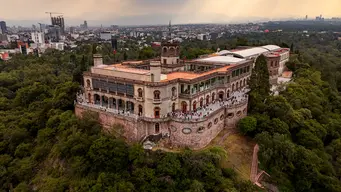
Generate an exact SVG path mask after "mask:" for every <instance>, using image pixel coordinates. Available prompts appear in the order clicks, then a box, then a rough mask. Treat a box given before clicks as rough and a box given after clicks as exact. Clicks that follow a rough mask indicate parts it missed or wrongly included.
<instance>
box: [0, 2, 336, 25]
mask: <svg viewBox="0 0 341 192" xmlns="http://www.w3.org/2000/svg"><path fill="white" fill-rule="evenodd" d="M0 4H1V5H5V6H1V7H0V13H1V15H0V17H4V18H0V19H4V20H45V21H46V22H48V21H49V15H47V14H45V12H46V11H55V12H62V13H64V17H65V18H66V23H67V24H74V23H77V22H78V23H80V22H82V21H83V20H89V21H94V22H95V21H96V24H98V23H99V22H103V24H104V23H111V24H114V23H116V24H120V25H122V24H142V23H144V24H159V23H160V22H161V23H167V22H168V20H169V19H172V21H173V23H199V22H231V21H239V20H241V19H242V20H252V19H254V18H259V17H262V18H270V19H271V18H273V19H276V18H283V17H301V18H303V17H305V15H309V17H311V18H312V17H315V16H316V15H320V14H323V15H324V16H326V17H332V16H340V14H341V1H340V0H325V1H321V0H30V1H27V0H0ZM89 24H92V23H91V22H89Z"/></svg>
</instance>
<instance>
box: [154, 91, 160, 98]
mask: <svg viewBox="0 0 341 192" xmlns="http://www.w3.org/2000/svg"><path fill="white" fill-rule="evenodd" d="M154 99H160V91H158V90H156V91H154Z"/></svg>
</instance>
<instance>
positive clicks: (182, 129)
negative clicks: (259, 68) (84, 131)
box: [75, 95, 248, 149]
mask: <svg viewBox="0 0 341 192" xmlns="http://www.w3.org/2000/svg"><path fill="white" fill-rule="evenodd" d="M247 101H248V99H247V95H245V98H244V99H243V100H240V101H239V102H237V103H235V102H233V103H231V102H229V101H216V102H214V103H212V104H210V105H208V106H206V107H205V109H202V110H203V111H205V114H206V115H200V118H199V117H198V116H196V114H189V115H188V114H187V115H186V116H182V115H179V114H169V115H167V116H166V117H162V118H148V117H144V116H137V115H134V114H127V113H124V111H123V112H120V111H117V110H115V109H110V108H107V107H102V106H100V105H95V104H89V103H84V102H79V101H77V103H76V105H75V113H76V115H77V116H78V117H82V116H83V113H84V112H86V111H92V112H96V113H98V115H99V121H100V123H101V124H102V126H103V127H104V129H105V130H106V131H108V132H111V131H116V130H114V125H116V124H120V125H122V126H123V127H124V128H123V131H122V132H121V133H122V136H123V137H124V138H125V139H126V140H127V141H128V142H140V143H143V142H145V141H148V140H149V141H152V142H154V143H157V142H160V143H165V145H166V147H189V148H191V149H201V148H204V147H205V146H207V145H208V144H209V143H210V142H211V141H212V139H214V138H215V137H216V136H217V135H218V134H219V133H220V131H222V130H223V129H235V127H236V123H237V122H238V121H239V120H240V119H241V118H244V117H245V116H246V115H247ZM200 113H201V112H200ZM163 141H164V142H163Z"/></svg>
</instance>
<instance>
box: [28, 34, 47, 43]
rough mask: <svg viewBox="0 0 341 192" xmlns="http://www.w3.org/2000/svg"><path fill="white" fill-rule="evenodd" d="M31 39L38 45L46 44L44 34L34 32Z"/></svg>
mask: <svg viewBox="0 0 341 192" xmlns="http://www.w3.org/2000/svg"><path fill="white" fill-rule="evenodd" d="M31 38H32V41H34V43H37V44H43V43H45V36H44V33H40V32H33V33H31Z"/></svg>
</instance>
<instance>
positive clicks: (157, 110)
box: [154, 107, 160, 118]
mask: <svg viewBox="0 0 341 192" xmlns="http://www.w3.org/2000/svg"><path fill="white" fill-rule="evenodd" d="M154 117H155V118H160V107H155V108H154Z"/></svg>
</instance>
